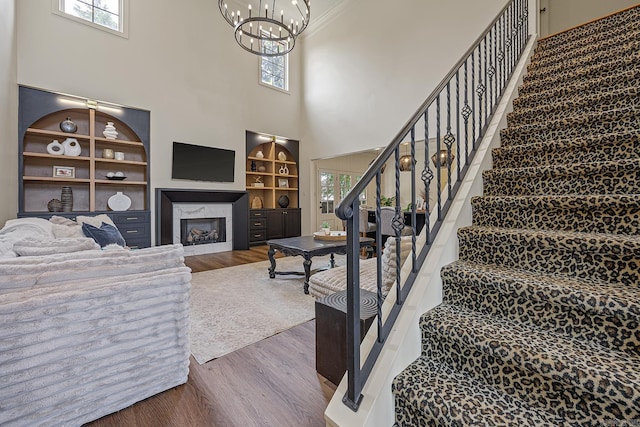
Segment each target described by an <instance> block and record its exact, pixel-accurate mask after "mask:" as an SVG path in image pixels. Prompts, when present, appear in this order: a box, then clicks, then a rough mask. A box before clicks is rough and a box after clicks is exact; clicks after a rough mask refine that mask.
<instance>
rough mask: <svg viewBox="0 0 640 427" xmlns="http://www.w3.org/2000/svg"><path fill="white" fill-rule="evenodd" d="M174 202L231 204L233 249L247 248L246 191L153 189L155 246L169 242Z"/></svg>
mask: <svg viewBox="0 0 640 427" xmlns="http://www.w3.org/2000/svg"><path fill="white" fill-rule="evenodd" d="M174 203H193V204H194V205H197V204H198V203H202V204H208V203H228V204H231V205H232V212H233V225H232V230H227V233H229V231H231V233H232V234H231V235H232V240H233V249H234V250H243V249H249V194H248V193H247V192H246V191H223V190H188V189H177V188H157V189H156V245H170V244H172V243H173V223H174V221H173V204H174Z"/></svg>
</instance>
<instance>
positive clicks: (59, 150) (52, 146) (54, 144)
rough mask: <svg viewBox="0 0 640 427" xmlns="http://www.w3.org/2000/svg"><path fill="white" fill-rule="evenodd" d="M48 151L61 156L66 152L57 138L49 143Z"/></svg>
mask: <svg viewBox="0 0 640 427" xmlns="http://www.w3.org/2000/svg"><path fill="white" fill-rule="evenodd" d="M47 153H49V154H55V155H56V156H60V155H62V154H64V147H63V146H62V144H60V143H59V142H58V140H57V139H54V140H53V141H51V142H50V143H49V144H48V145H47Z"/></svg>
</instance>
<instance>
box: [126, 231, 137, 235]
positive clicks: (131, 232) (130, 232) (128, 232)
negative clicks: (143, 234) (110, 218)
mask: <svg viewBox="0 0 640 427" xmlns="http://www.w3.org/2000/svg"><path fill="white" fill-rule="evenodd" d="M137 232H138V230H127V231H126V233H127V234H135V233H137Z"/></svg>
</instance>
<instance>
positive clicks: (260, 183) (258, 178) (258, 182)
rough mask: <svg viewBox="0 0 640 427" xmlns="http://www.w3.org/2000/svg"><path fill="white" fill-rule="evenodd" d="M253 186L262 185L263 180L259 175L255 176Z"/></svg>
mask: <svg viewBox="0 0 640 427" xmlns="http://www.w3.org/2000/svg"><path fill="white" fill-rule="evenodd" d="M252 185H253V186H254V187H264V182H262V177H261V176H256V177H255V182H254V183H253V184H252Z"/></svg>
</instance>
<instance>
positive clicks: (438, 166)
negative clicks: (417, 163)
mask: <svg viewBox="0 0 640 427" xmlns="http://www.w3.org/2000/svg"><path fill="white" fill-rule="evenodd" d="M440 125H441V124H440V94H438V96H436V176H437V177H438V179H437V181H436V184H437V186H438V187H437V189H436V190H437V192H438V221H440V220H442V191H441V190H440V189H441V188H442V165H441V164H440V161H441V160H440V159H441V156H440V150H441V149H442V148H441V147H442V146H441V145H440V143H441V139H440Z"/></svg>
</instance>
